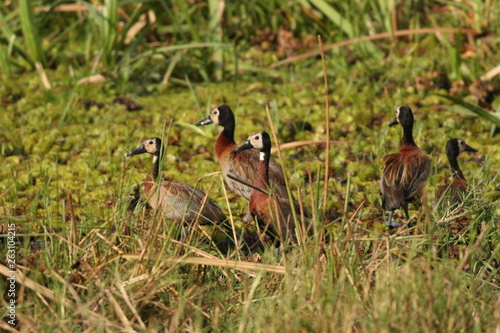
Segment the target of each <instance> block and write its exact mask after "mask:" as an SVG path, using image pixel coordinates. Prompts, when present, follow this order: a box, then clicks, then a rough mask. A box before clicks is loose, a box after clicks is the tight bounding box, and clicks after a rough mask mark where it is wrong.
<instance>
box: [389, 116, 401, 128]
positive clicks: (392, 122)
mask: <svg viewBox="0 0 500 333" xmlns="http://www.w3.org/2000/svg"><path fill="white" fill-rule="evenodd" d="M397 124H399V121H398V120H397V119H396V118H394V120H393V121H391V122H390V123H389V127H392V126H395V125H397Z"/></svg>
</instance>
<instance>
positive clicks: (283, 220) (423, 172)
mask: <svg viewBox="0 0 500 333" xmlns="http://www.w3.org/2000/svg"><path fill="white" fill-rule="evenodd" d="M413 123H414V117H413V112H412V110H411V109H410V107H408V106H406V105H403V106H400V107H398V108H397V109H396V112H395V118H394V120H393V121H392V122H391V123H390V124H389V126H390V127H392V126H395V125H397V124H400V125H401V127H402V128H403V139H402V143H401V147H400V149H399V151H398V152H397V153H395V154H390V155H387V156H385V157H384V158H383V163H384V167H383V172H382V179H381V181H380V193H381V196H382V208H383V209H385V210H387V211H389V218H388V220H387V221H386V222H385V224H386V225H387V226H388V227H389V228H397V227H400V226H402V224H401V223H397V222H394V221H392V216H393V213H394V211H395V210H397V209H403V211H404V214H405V217H406V220H407V221H410V216H409V213H408V204H409V203H410V202H412V201H414V200H418V199H419V198H420V197H421V195H422V192H423V190H424V187H425V184H426V181H427V178H428V177H429V174H430V169H431V162H430V158H429V156H427V154H426V153H425V152H424V151H422V150H421V149H420V148H418V146H417V144H416V143H415V141H414V139H413V134H412V129H413ZM209 124H217V125H219V126H221V127H222V131H221V133H220V135H219V136H218V138H217V140H216V141H215V145H214V151H215V155H216V157H217V160H218V162H219V164H220V166H221V169H222V174H223V175H224V178H225V181H226V183H227V186H228V188H229V190H231V191H232V192H235V193H236V194H238V195H240V196H242V197H245V198H246V199H248V200H249V205H248V214H247V217H251V218H252V219H253V220H254V221H256V222H257V225H258V227H259V230H260V232H261V233H265V234H267V235H268V236H269V237H270V238H271V239H273V240H274V241H275V244H280V243H281V242H291V243H292V244H296V242H297V238H296V235H297V232H296V225H295V222H294V221H295V218H294V216H295V217H297V218H298V220H300V221H302V222H304V221H306V222H305V223H303V224H302V225H301V226H302V227H303V229H304V230H302V231H301V232H305V233H307V232H308V229H310V228H308V226H309V225H308V223H307V221H308V217H309V213H308V212H307V211H305V210H304V209H303V208H301V206H300V205H299V204H298V203H297V202H295V200H294V199H293V196H291V195H290V196H289V194H288V191H287V188H286V186H285V178H284V175H283V170H282V168H281V166H280V165H279V164H278V163H277V162H276V161H275V160H274V159H273V158H272V157H271V138H270V136H269V134H268V133H267V132H265V131H258V132H255V133H253V134H251V135H250V136H249V137H248V140H246V142H245V143H244V144H243V145H240V146H239V145H237V144H236V142H235V140H234V131H235V127H236V122H235V117H234V113H233V111H232V110H231V108H230V107H229V106H227V105H220V106H218V107H217V108H215V109H214V110H213V111H212V112H210V114H209V115H208V117H206V118H205V119H202V120H200V121H198V122H197V123H196V125H197V126H204V125H209ZM462 152H477V150H476V149H474V148H472V147H470V146H468V145H467V144H466V143H465V142H464V141H463V140H461V139H456V138H454V139H450V140H449V141H448V143H447V145H446V155H447V157H448V160H449V163H450V167H451V170H452V176H453V181H452V183H451V184H449V185H443V186H440V187H439V188H438V189H437V192H436V201H437V202H439V201H440V200H441V199H442V198H443V197H444V196H445V195H449V196H450V197H451V199H452V201H453V202H459V201H460V200H461V198H463V194H464V192H465V191H466V190H467V182H466V180H465V177H464V175H463V173H462V171H461V170H460V167H459V165H458V161H457V157H458V155H459V154H460V153H462ZM143 153H149V154H151V155H153V165H152V168H151V171H150V173H149V174H148V175H147V177H146V180H145V182H144V185H145V194H146V197H147V198H148V203H149V205H150V206H151V207H152V208H153V209H156V210H159V211H161V213H162V214H163V216H164V218H166V219H168V220H172V221H175V222H178V223H182V224H183V225H187V226H190V225H193V224H195V223H199V224H202V225H203V224H222V223H224V222H225V221H226V220H227V218H226V216H225V215H224V213H223V212H222V211H221V209H220V208H219V207H218V206H217V204H216V203H215V202H213V201H212V200H211V199H210V198H209V197H208V196H207V195H206V194H205V193H204V192H203V191H201V190H200V189H197V188H195V187H193V186H191V185H188V184H185V183H179V182H174V181H162V180H161V175H160V174H159V163H160V160H161V158H160V157H161V155H162V153H163V148H162V141H161V139H159V138H157V137H152V138H149V139H147V140H145V141H144V142H143V144H142V145H141V146H140V147H139V148H137V149H135V150H133V151H132V152H130V153H128V154H127V156H133V155H138V154H143ZM277 246H278V245H277Z"/></svg>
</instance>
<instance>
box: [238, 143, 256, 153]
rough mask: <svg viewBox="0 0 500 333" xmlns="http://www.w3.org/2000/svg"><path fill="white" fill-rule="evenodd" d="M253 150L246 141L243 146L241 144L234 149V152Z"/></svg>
mask: <svg viewBox="0 0 500 333" xmlns="http://www.w3.org/2000/svg"><path fill="white" fill-rule="evenodd" d="M252 148H253V145H252V144H251V143H250V141H248V140H247V141H246V142H245V143H244V144H242V145H241V146H239V147H238V148H236V149H235V150H234V152H235V153H239V152H240V151H243V150H247V149H252Z"/></svg>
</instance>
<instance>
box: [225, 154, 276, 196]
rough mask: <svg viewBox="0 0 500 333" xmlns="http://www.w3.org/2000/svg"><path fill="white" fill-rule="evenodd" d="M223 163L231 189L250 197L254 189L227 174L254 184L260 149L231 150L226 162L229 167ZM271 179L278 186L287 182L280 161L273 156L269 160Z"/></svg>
mask: <svg viewBox="0 0 500 333" xmlns="http://www.w3.org/2000/svg"><path fill="white" fill-rule="evenodd" d="M222 163H223V162H221V166H222V171H223V172H224V177H225V178H226V182H227V183H228V185H229V187H230V189H231V190H232V191H234V192H236V193H238V194H240V195H241V196H244V197H245V198H247V199H249V198H250V192H251V190H252V189H251V188H250V187H248V186H246V185H243V184H241V183H240V182H238V181H236V180H232V179H230V178H228V177H227V174H229V173H231V174H233V175H235V176H237V177H239V178H241V179H242V180H244V181H246V182H248V183H250V184H253V183H254V182H255V178H256V177H257V176H258V165H259V151H258V150H256V149H249V150H244V151H242V152H239V153H234V152H232V151H231V153H230V155H229V158H228V160H227V162H226V163H227V167H226V168H225V166H224V165H222ZM269 180H270V182H271V184H275V185H276V186H277V187H279V186H284V184H285V178H284V176H283V170H282V169H281V166H280V165H279V164H278V162H276V161H275V160H274V159H272V158H271V160H270V162H269Z"/></svg>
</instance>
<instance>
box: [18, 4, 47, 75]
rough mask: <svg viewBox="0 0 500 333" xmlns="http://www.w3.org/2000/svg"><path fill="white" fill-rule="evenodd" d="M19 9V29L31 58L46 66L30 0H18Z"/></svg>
mask: <svg viewBox="0 0 500 333" xmlns="http://www.w3.org/2000/svg"><path fill="white" fill-rule="evenodd" d="M19 11H20V14H21V29H22V31H23V36H24V39H25V40H26V46H27V48H28V50H29V52H30V56H31V59H32V60H33V61H34V62H39V63H40V64H42V66H43V67H46V66H47V62H46V61H45V54H44V53H43V50H42V42H41V40H40V37H39V36H38V29H37V28H36V26H35V19H34V16H33V9H32V6H31V1H30V0H20V1H19Z"/></svg>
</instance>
